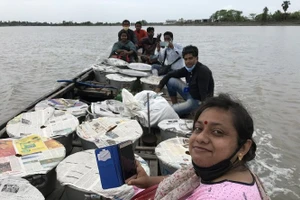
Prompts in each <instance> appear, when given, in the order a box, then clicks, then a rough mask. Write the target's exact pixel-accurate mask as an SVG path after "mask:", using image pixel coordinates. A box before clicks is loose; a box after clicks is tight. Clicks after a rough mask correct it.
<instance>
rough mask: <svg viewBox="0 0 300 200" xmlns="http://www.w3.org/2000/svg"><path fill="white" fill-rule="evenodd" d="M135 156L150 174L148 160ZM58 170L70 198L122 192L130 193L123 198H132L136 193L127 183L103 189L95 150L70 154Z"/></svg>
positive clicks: (78, 199)
mask: <svg viewBox="0 0 300 200" xmlns="http://www.w3.org/2000/svg"><path fill="white" fill-rule="evenodd" d="M135 158H136V160H138V161H139V162H140V163H141V165H142V167H143V168H144V169H145V171H146V173H147V174H148V175H150V168H149V166H148V164H147V162H146V161H145V160H143V159H142V158H141V157H139V156H137V155H135ZM56 171H57V180H58V181H59V182H60V184H61V185H63V186H65V189H66V190H65V192H66V196H67V197H68V199H72V200H83V199H85V196H86V195H93V194H96V195H99V196H100V197H106V198H113V197H115V196H117V197H118V196H119V195H120V194H121V193H123V195H128V197H127V198H122V199H130V198H131V197H132V196H133V194H134V191H133V187H132V186H128V185H127V184H124V185H123V186H121V187H117V188H112V189H107V190H104V189H102V187H101V181H100V175H99V172H98V167H97V163H96V157H95V152H94V150H86V151H81V152H77V153H75V154H72V155H70V156H68V157H67V158H66V159H65V160H63V161H62V162H61V163H59V165H58V166H57V168H56Z"/></svg>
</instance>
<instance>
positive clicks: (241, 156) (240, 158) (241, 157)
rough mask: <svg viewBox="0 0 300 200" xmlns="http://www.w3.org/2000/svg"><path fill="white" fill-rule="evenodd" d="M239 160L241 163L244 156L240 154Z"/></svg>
mask: <svg viewBox="0 0 300 200" xmlns="http://www.w3.org/2000/svg"><path fill="white" fill-rule="evenodd" d="M238 158H239V161H241V160H242V159H243V154H241V153H240V154H239V156H238Z"/></svg>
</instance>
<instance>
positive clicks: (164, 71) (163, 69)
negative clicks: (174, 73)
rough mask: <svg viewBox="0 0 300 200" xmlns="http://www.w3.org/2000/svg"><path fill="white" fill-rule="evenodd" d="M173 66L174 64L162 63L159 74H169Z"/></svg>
mask: <svg viewBox="0 0 300 200" xmlns="http://www.w3.org/2000/svg"><path fill="white" fill-rule="evenodd" d="M171 67H172V65H162V66H161V67H160V68H159V70H158V72H157V74H158V76H162V75H165V74H167V73H168V72H169V71H171Z"/></svg>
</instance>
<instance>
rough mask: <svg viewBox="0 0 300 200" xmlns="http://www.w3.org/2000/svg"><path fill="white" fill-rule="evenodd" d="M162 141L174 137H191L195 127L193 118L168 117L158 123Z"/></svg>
mask: <svg viewBox="0 0 300 200" xmlns="http://www.w3.org/2000/svg"><path fill="white" fill-rule="evenodd" d="M158 127H159V129H160V137H161V141H164V140H167V139H169V138H174V137H186V138H188V137H190V135H191V134H192V129H193V120H187V119H166V120H163V121H161V122H159V123H158Z"/></svg>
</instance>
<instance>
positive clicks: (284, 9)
mask: <svg viewBox="0 0 300 200" xmlns="http://www.w3.org/2000/svg"><path fill="white" fill-rule="evenodd" d="M289 5H291V2H290V1H283V3H282V4H281V7H282V9H283V11H284V13H286V11H287V9H288V8H289Z"/></svg>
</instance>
